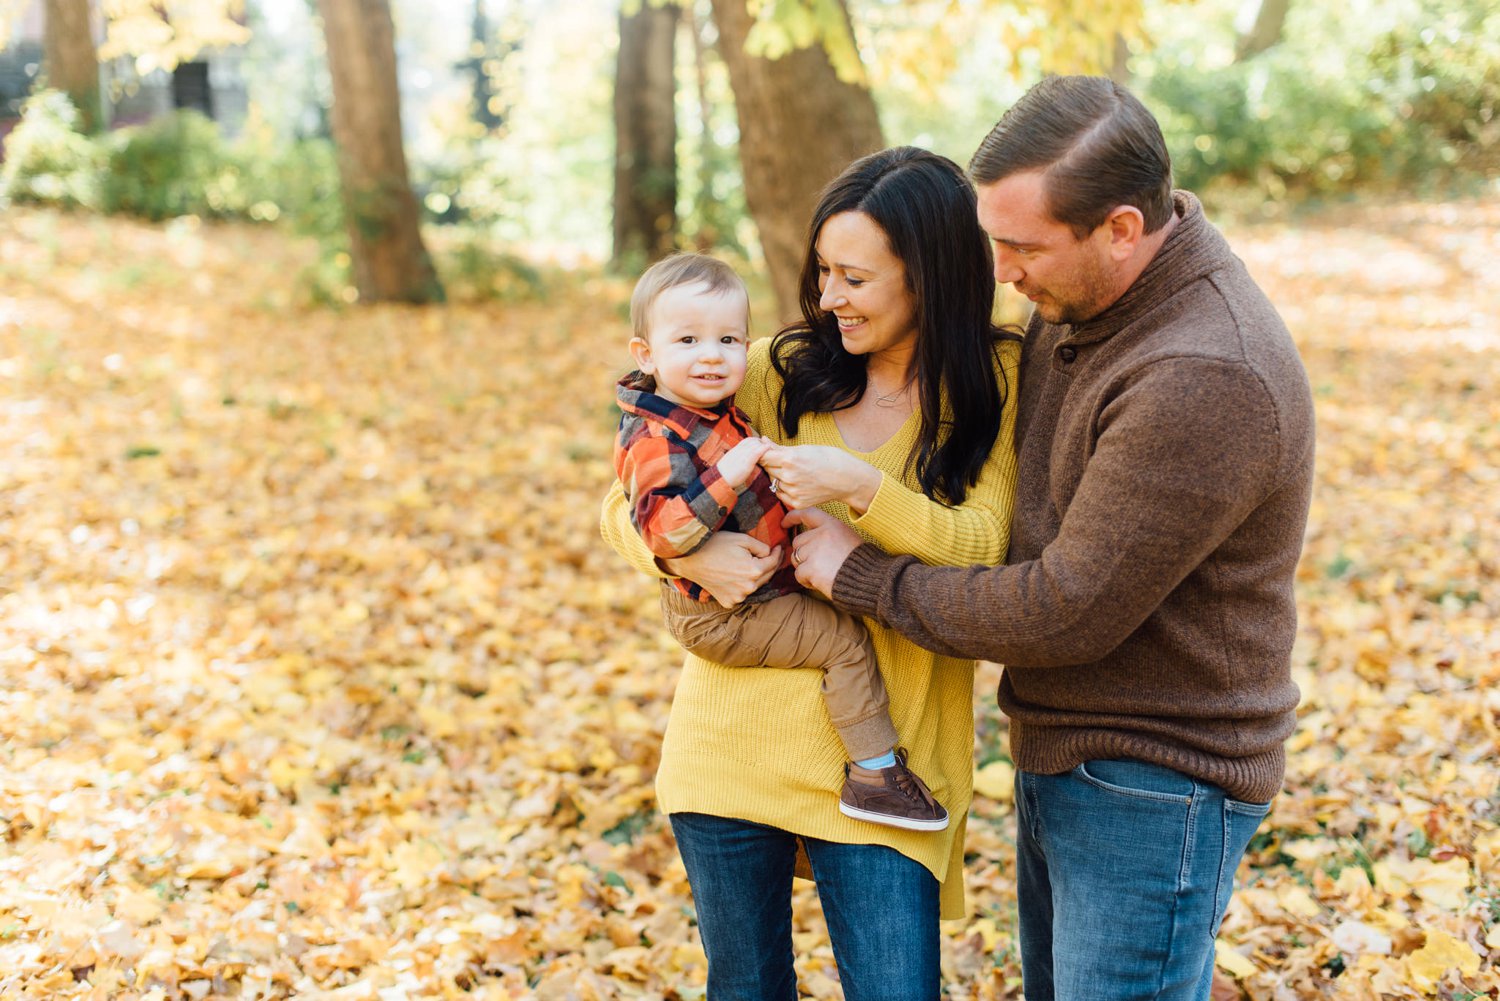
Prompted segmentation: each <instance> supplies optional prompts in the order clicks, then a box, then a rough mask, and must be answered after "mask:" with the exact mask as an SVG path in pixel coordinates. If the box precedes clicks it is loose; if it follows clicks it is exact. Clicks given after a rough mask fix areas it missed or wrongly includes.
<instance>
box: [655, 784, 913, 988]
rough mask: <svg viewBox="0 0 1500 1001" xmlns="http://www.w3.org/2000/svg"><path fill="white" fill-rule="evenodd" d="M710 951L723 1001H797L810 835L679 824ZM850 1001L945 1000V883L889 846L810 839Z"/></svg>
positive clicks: (722, 823)
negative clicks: (941, 949)
mask: <svg viewBox="0 0 1500 1001" xmlns="http://www.w3.org/2000/svg"><path fill="white" fill-rule="evenodd" d="M671 821H672V833H673V834H675V835H676V836H677V848H678V851H680V852H681V853H682V861H683V865H684V866H686V868H687V875H688V883H689V884H690V885H691V886H692V890H693V904H694V906H695V908H696V909H697V912H698V931H699V933H700V934H701V935H702V937H703V951H704V952H705V953H707V954H708V997H709V998H710V999H711V1001H797V975H796V973H795V972H794V971H793V969H792V869H793V866H794V864H795V861H796V856H797V840H798V836H797V835H795V834H790V833H788V832H786V831H783V830H779V829H777V828H774V827H766V826H764V825H762V824H754V823H750V822H749V821H744V820H730V819H727V818H724V817H711V816H708V815H706V814H701V813H674V814H672V815H671ZM802 841H803V843H804V844H805V845H806V846H807V855H808V858H809V860H811V862H812V868H813V876H814V878H815V879H816V881H817V884H818V897H819V899H820V900H822V902H823V916H824V918H825V919H826V920H827V922H828V937H829V939H830V940H831V941H832V943H833V956H834V959H835V960H836V961H837V962H838V967H839V979H840V981H841V982H842V983H843V987H844V997H845V999H846V1001H936V998H937V997H938V992H939V990H940V979H941V974H940V972H939V965H938V964H939V960H938V882H937V880H936V879H934V878H933V876H932V873H930V872H928V871H927V869H926V868H924V867H923V866H921V865H920V864H918V863H916V862H913V861H912V860H911V859H909V858H907V857H906V856H904V855H902V854H900V853H899V852H897V851H895V850H894V849H892V848H887V847H885V846H884V845H845V844H839V843H837V842H832V841H819V840H817V839H815V838H803V839H802Z"/></svg>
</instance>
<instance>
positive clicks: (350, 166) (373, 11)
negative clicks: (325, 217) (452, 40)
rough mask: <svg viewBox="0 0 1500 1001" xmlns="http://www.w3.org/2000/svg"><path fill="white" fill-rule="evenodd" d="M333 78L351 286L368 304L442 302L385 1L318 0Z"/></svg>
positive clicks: (392, 32)
mask: <svg viewBox="0 0 1500 1001" xmlns="http://www.w3.org/2000/svg"><path fill="white" fill-rule="evenodd" d="M318 12H319V13H320V14H321V15H322V17H323V34H324V37H325V38H326V39H327V45H328V68H329V71H330V73H331V75H332V77H333V138H334V143H335V144H336V145H337V146H338V163H339V182H340V185H341V187H342V189H343V202H344V212H345V215H346V216H347V220H346V225H347V227H348V230H349V248H350V257H351V258H352V260H353V265H354V285H355V287H356V288H357V289H358V290H359V296H360V298H361V299H363V300H365V301H367V302H377V301H383V300H386V301H388V300H395V301H400V302H432V301H434V300H440V299H442V298H443V287H442V285H440V284H439V283H438V279H437V274H436V272H434V270H433V267H432V260H431V258H429V257H428V256H427V248H426V247H424V246H423V245H422V234H421V230H420V228H419V225H418V224H419V215H418V211H417V199H416V196H415V195H414V194H413V193H412V190H411V180H410V178H409V175H408V174H407V170H406V151H405V149H404V148H403V147H402V145H401V99H400V94H399V92H398V90H397V87H396V44H395V27H394V25H393V24H392V23H391V8H390V4H389V2H388V0H318Z"/></svg>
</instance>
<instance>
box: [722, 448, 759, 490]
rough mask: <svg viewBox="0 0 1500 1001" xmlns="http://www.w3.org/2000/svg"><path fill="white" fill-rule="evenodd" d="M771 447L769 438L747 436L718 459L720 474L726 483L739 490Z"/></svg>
mask: <svg viewBox="0 0 1500 1001" xmlns="http://www.w3.org/2000/svg"><path fill="white" fill-rule="evenodd" d="M770 447H771V441H770V439H769V438H746V439H745V440H744V441H742V442H740V443H739V444H738V445H736V446H734V447H733V448H731V449H730V450H729V451H727V452H725V453H724V457H723V458H722V459H720V460H719V461H718V464H717V465H718V467H719V475H720V476H722V477H724V482H725V483H728V484H729V485H730V486H731V487H734V488H735V489H736V490H738V489H739V488H740V487H742V486H744V485H745V484H746V483H747V482H749V480H750V477H751V476H752V475H754V473H755V467H756V466H757V465H758V464H759V462H760V457H761V456H762V455H764V454H765V452H766V449H768V448H770Z"/></svg>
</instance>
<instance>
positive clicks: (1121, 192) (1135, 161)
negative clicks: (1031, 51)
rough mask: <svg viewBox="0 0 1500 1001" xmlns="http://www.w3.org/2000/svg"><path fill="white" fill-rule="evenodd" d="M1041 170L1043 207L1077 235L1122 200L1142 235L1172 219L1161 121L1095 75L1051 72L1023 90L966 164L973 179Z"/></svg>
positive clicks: (986, 179) (1083, 233)
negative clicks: (1134, 212) (1139, 221)
mask: <svg viewBox="0 0 1500 1001" xmlns="http://www.w3.org/2000/svg"><path fill="white" fill-rule="evenodd" d="M1028 170H1040V171H1042V172H1043V176H1044V177H1045V178H1046V181H1047V187H1046V190H1047V212H1048V214H1049V215H1051V216H1052V218H1054V219H1056V220H1057V221H1058V222H1060V223H1063V224H1064V225H1066V226H1069V227H1070V228H1071V229H1072V230H1073V234H1074V235H1075V236H1077V237H1078V238H1079V239H1080V240H1081V239H1083V238H1084V237H1085V236H1087V235H1088V234H1090V233H1092V232H1093V231H1094V230H1095V229H1097V228H1098V227H1099V225H1100V224H1101V223H1103V222H1104V220H1105V219H1106V218H1107V217H1108V216H1109V214H1110V212H1112V211H1114V210H1115V209H1116V208H1117V207H1119V206H1121V205H1133V206H1135V207H1136V208H1138V209H1140V211H1141V217H1142V218H1143V219H1144V220H1145V223H1146V232H1148V233H1154V232H1156V231H1157V230H1159V229H1161V228H1162V227H1163V226H1165V225H1166V224H1167V220H1168V219H1170V218H1172V158H1171V157H1170V156H1168V155H1167V144H1166V142H1165V141H1164V140H1163V139H1162V136H1161V126H1159V125H1158V124H1157V123H1156V119H1155V118H1153V117H1152V115H1151V112H1149V111H1147V110H1146V106H1145V105H1144V104H1142V103H1141V102H1140V101H1139V100H1138V99H1137V98H1136V97H1135V95H1133V94H1131V93H1130V91H1128V90H1126V89H1125V88H1124V87H1121V86H1120V85H1119V84H1117V83H1115V82H1114V81H1113V80H1109V79H1107V78H1105V77H1097V76H1051V77H1047V78H1046V79H1044V80H1043V81H1042V82H1041V83H1039V84H1037V85H1036V86H1035V87H1032V88H1031V89H1030V90H1028V91H1027V92H1026V93H1025V95H1023V96H1022V97H1021V99H1020V100H1019V101H1017V102H1016V103H1015V104H1013V105H1011V107H1010V110H1008V111H1006V113H1005V114H1004V115H1003V116H1001V118H1000V121H999V122H997V123H996V124H995V127H994V128H993V129H991V130H990V134H989V135H987V136H985V137H984V141H983V142H981V143H980V144H979V149H978V150H977V151H976V152H975V153H974V159H973V160H971V161H970V162H969V173H970V175H971V176H972V177H973V178H974V183H976V184H993V183H995V182H996V181H1000V180H1004V179H1005V178H1007V177H1009V176H1010V175H1012V174H1017V173H1021V172H1022V171H1028Z"/></svg>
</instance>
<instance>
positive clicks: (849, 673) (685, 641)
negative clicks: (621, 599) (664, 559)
mask: <svg viewBox="0 0 1500 1001" xmlns="http://www.w3.org/2000/svg"><path fill="white" fill-rule="evenodd" d="M661 607H662V613H663V614H664V615H665V616H666V622H667V630H668V631H669V632H671V634H672V637H673V638H674V639H676V640H677V642H678V643H681V644H682V645H683V647H685V648H686V649H687V650H689V651H690V652H692V653H694V654H697V655H698V656H699V657H702V658H703V659H704V660H710V661H713V662H714V663H715V664H722V665H724V666H725V667H783V668H785V667H816V668H820V669H822V671H823V701H824V702H825V703H826V704H827V705H828V715H829V716H830V717H831V718H832V720H833V727H834V729H835V730H837V731H838V734H839V739H841V740H842V741H843V742H844V749H845V750H847V751H848V752H849V757H851V758H853V759H855V760H856V761H857V760H860V759H863V758H874V757H878V756H879V755H882V754H884V753H885V752H886V751H889V750H891V749H892V748H894V747H895V746H896V728H895V726H893V725H892V723H891V713H890V706H891V703H890V696H889V695H887V694H886V690H885V681H884V680H883V679H882V678H881V677H880V668H879V666H878V665H877V664H876V662H875V648H874V646H873V645H871V643H870V634H869V633H868V632H866V631H865V627H864V624H863V623H861V622H860V621H859V620H858V619H856V618H855V617H854V616H852V615H848V614H846V613H844V612H841V611H839V610H838V609H836V608H834V607H833V606H832V605H830V604H828V603H827V602H825V601H820V600H818V599H817V598H814V597H813V596H812V595H810V594H804V593H800V592H799V593H797V594H786V595H782V596H781V597H779V598H773V599H771V600H770V601H763V602H759V603H757V604H748V603H746V604H741V605H737V606H735V607H734V608H725V607H724V606H723V605H720V604H719V603H718V602H716V601H706V602H705V601H694V600H693V599H692V598H689V597H688V596H687V595H685V594H683V593H682V592H681V591H678V590H677V589H676V588H674V587H672V586H670V585H663V586H662V593H661Z"/></svg>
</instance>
